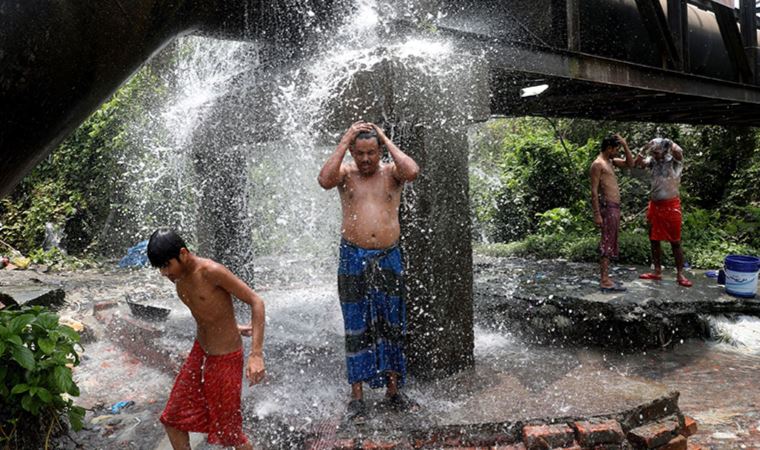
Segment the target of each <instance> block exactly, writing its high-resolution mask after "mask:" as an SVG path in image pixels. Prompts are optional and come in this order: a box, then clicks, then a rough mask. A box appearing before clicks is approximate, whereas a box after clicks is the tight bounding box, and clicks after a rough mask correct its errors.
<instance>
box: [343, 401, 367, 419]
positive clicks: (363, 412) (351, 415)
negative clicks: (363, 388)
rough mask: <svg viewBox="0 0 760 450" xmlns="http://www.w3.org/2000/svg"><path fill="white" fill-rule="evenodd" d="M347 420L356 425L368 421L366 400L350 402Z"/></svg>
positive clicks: (347, 409)
mask: <svg viewBox="0 0 760 450" xmlns="http://www.w3.org/2000/svg"><path fill="white" fill-rule="evenodd" d="M346 419H347V420H349V421H351V422H353V423H356V424H362V423H364V422H365V421H366V420H367V406H366V405H365V404H364V400H351V401H350V402H348V407H347V408H346Z"/></svg>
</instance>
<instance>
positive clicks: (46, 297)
mask: <svg viewBox="0 0 760 450" xmlns="http://www.w3.org/2000/svg"><path fill="white" fill-rule="evenodd" d="M65 299H66V292H64V290H63V289H61V288H59V287H52V286H44V285H34V286H2V287H0V301H2V302H3V303H4V304H6V305H8V306H10V305H19V306H46V307H48V308H50V309H53V310H57V309H59V308H60V307H62V306H63V305H64V304H65V303H66V300H65Z"/></svg>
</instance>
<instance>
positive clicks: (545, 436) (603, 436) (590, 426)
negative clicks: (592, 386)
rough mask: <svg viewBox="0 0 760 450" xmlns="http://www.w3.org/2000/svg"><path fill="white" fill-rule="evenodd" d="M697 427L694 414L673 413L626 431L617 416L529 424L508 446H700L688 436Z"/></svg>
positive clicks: (620, 449)
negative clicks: (521, 437)
mask: <svg viewBox="0 0 760 450" xmlns="http://www.w3.org/2000/svg"><path fill="white" fill-rule="evenodd" d="M696 431H697V423H696V422H695V421H694V419H692V418H690V417H684V416H681V415H672V416H668V417H665V418H663V419H660V420H658V421H656V422H652V423H648V424H646V425H642V426H640V427H637V428H633V429H631V430H628V431H627V432H625V431H624V430H623V427H622V426H621V424H620V423H619V422H618V421H616V420H605V421H597V422H591V421H578V422H573V423H570V424H557V425H528V426H525V427H524V428H523V442H521V443H519V444H516V445H511V446H494V447H492V448H495V449H500V450H506V449H515V450H517V449H526V450H544V449H568V450H570V449H573V450H587V449H588V450H625V449H633V450H650V449H656V450H698V449H699V448H700V447H698V446H695V445H689V444H688V441H687V439H688V438H689V437H690V436H692V435H693V434H694V433H696Z"/></svg>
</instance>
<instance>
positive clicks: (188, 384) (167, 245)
mask: <svg viewBox="0 0 760 450" xmlns="http://www.w3.org/2000/svg"><path fill="white" fill-rule="evenodd" d="M148 259H149V260H150V263H151V265H152V266H153V267H157V268H159V269H160V271H161V275H163V276H165V277H166V278H168V279H169V280H170V281H172V282H173V283H174V284H175V285H176V288H177V295H179V298H180V300H182V302H183V303H184V304H185V305H187V307H188V308H190V312H191V313H192V314H193V317H194V318H195V322H196V326H197V328H196V339H195V343H194V344H193V349H192V351H191V352H190V355H189V356H188V358H187V361H185V363H184V364H183V365H182V368H181V369H180V372H179V375H177V379H176V380H175V381H174V387H173V388H172V392H171V394H170V395H169V401H168V402H167V404H166V408H165V409H164V412H163V414H161V419H160V420H161V423H163V424H164V428H165V429H166V434H167V435H168V436H169V440H170V441H171V444H172V447H173V448H174V450H189V449H190V441H189V436H188V432H196V433H206V434H208V442H209V443H210V444H215V445H223V446H225V447H235V448H236V449H238V450H243V449H245V450H252V449H253V446H252V445H251V443H250V441H249V440H248V438H247V437H246V436H245V434H243V419H242V414H241V411H240V393H241V389H242V382H243V366H244V364H243V349H242V346H243V342H242V340H241V338H240V334H241V333H246V334H248V333H250V334H251V335H252V336H253V342H252V344H251V355H250V356H249V358H248V361H247V363H246V364H245V374H246V377H247V378H248V380H249V381H250V384H251V385H253V384H256V383H258V382H260V381H261V380H262V379H263V378H264V359H263V355H262V345H263V343H264V301H263V300H262V299H261V297H259V296H258V295H257V294H256V293H255V292H254V291H253V290H252V289H251V288H249V287H248V286H247V285H246V284H245V283H244V282H243V281H242V280H240V279H239V278H238V277H236V276H235V275H233V274H232V272H230V271H229V270H228V269H227V268H226V267H224V266H223V265H221V264H219V263H216V262H214V261H212V260H210V259H206V258H201V257H199V256H196V255H194V254H192V253H191V252H190V251H189V250H188V249H187V246H186V245H185V242H184V241H183V240H182V238H181V237H180V236H179V235H178V234H177V233H176V232H175V231H174V230H169V229H159V230H156V231H155V232H154V233H153V235H152V236H151V237H150V241H149V242H148ZM232 296H234V297H236V298H238V299H240V300H241V301H243V302H245V303H248V304H249V305H251V311H252V314H251V325H250V326H249V327H247V328H246V327H243V328H238V325H237V322H236V320H235V314H234V311H233V307H232Z"/></svg>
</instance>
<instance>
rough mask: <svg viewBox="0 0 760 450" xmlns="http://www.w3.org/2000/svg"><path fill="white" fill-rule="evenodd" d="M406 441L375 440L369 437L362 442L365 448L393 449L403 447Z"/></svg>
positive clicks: (371, 449)
mask: <svg viewBox="0 0 760 450" xmlns="http://www.w3.org/2000/svg"><path fill="white" fill-rule="evenodd" d="M404 444H405V442H401V441H374V440H371V439H367V440H365V441H364V443H363V444H362V448H363V449H364V450H393V449H397V448H403V447H404Z"/></svg>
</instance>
